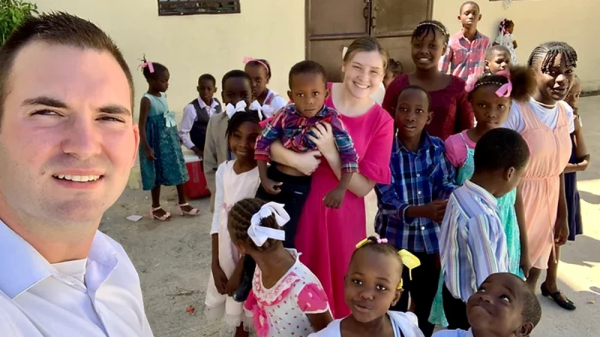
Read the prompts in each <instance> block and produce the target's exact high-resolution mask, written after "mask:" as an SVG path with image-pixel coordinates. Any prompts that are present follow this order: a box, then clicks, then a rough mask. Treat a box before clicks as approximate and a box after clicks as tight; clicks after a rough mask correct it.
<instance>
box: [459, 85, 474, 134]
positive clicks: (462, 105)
mask: <svg viewBox="0 0 600 337" xmlns="http://www.w3.org/2000/svg"><path fill="white" fill-rule="evenodd" d="M456 102H457V105H456V123H455V127H454V128H455V129H454V133H459V132H462V131H463V130H468V129H472V128H473V127H474V126H475V114H474V113H473V106H472V105H471V102H469V99H468V95H467V92H466V91H464V90H463V91H462V92H461V93H460V95H459V97H457V99H456Z"/></svg>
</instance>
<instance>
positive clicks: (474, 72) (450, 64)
mask: <svg viewBox="0 0 600 337" xmlns="http://www.w3.org/2000/svg"><path fill="white" fill-rule="evenodd" d="M459 14H460V15H459V16H458V20H459V21H460V23H461V24H462V28H461V29H460V31H459V32H458V33H456V35H454V36H453V37H452V38H451V39H450V45H449V46H448V53H447V54H446V55H445V56H444V57H443V58H442V60H441V61H440V70H441V71H442V72H443V73H444V74H447V73H448V71H450V73H451V74H452V75H454V76H458V77H460V78H462V79H463V80H464V81H466V82H467V86H472V85H473V84H474V83H475V81H477V78H479V76H481V74H483V62H484V60H485V52H486V51H487V49H488V47H489V46H490V39H489V38H488V37H487V36H485V35H483V34H481V33H480V32H479V31H478V30H477V24H478V23H479V21H480V20H481V10H480V9H479V5H478V4H477V3H476V2H475V1H467V2H465V3H463V4H462V6H460V12H459Z"/></svg>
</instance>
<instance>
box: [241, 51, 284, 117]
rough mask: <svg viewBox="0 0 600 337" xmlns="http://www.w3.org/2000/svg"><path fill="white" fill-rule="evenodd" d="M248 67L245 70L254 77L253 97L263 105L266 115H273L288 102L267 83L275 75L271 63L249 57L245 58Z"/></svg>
mask: <svg viewBox="0 0 600 337" xmlns="http://www.w3.org/2000/svg"><path fill="white" fill-rule="evenodd" d="M244 63H245V64H246V67H245V68H244V70H245V71H246V73H247V74H248V75H249V76H250V78H251V79H252V96H253V97H254V98H253V99H254V100H256V102H257V103H258V104H259V105H260V106H261V112H262V113H263V114H264V115H265V117H271V116H273V115H274V114H275V113H276V112H277V111H279V109H281V108H283V107H284V106H285V105H286V104H287V102H286V100H285V99H284V98H283V97H281V96H279V94H278V93H276V92H275V91H273V90H271V89H268V88H267V84H269V81H270V80H271V77H272V76H273V72H272V71H271V65H270V64H269V62H268V61H267V60H263V59H254V58H251V57H247V58H245V59H244Z"/></svg>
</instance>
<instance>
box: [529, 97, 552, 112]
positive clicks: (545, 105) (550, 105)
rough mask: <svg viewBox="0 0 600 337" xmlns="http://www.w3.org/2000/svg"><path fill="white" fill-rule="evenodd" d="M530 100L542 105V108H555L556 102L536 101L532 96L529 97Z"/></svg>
mask: <svg viewBox="0 0 600 337" xmlns="http://www.w3.org/2000/svg"><path fill="white" fill-rule="evenodd" d="M531 101H532V102H533V103H535V104H537V105H539V106H541V107H542V108H544V109H554V108H556V103H554V104H544V103H541V102H538V101H537V100H535V99H534V98H533V97H532V98H531Z"/></svg>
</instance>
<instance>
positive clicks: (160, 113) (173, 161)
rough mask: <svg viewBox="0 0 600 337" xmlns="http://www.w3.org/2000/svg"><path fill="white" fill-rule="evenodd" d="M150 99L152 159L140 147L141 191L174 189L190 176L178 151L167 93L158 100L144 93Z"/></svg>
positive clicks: (149, 121)
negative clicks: (173, 187) (160, 187)
mask: <svg viewBox="0 0 600 337" xmlns="http://www.w3.org/2000/svg"><path fill="white" fill-rule="evenodd" d="M144 97H146V98H148V99H149V100H150V110H149V111H148V120H147V121H146V140H147V141H148V145H149V146H150V147H151V148H152V150H154V157H155V160H154V161H152V160H148V159H147V158H146V151H145V150H144V147H143V146H142V145H141V144H140V148H139V156H140V168H141V171H142V186H143V188H144V191H148V190H151V189H153V188H155V187H157V186H161V185H162V186H175V185H181V184H183V183H185V182H186V181H188V179H189V176H188V173H187V168H186V166H185V160H184V159H183V152H181V145H180V143H179V137H178V136H177V126H176V125H174V120H173V116H172V113H171V112H170V111H169V105H168V103H167V99H166V94H165V93H161V97H156V96H153V95H150V94H147V93H146V94H144Z"/></svg>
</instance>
